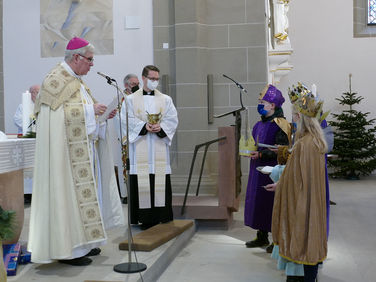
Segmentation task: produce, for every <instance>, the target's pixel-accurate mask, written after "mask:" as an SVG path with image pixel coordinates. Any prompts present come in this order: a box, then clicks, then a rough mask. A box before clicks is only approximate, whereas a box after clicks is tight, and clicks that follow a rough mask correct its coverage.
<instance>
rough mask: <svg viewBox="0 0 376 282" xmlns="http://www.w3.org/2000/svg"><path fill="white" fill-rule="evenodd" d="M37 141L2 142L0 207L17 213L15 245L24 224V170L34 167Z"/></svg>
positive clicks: (21, 139) (20, 139)
mask: <svg viewBox="0 0 376 282" xmlns="http://www.w3.org/2000/svg"><path fill="white" fill-rule="evenodd" d="M34 154H35V139H34V138H15V139H5V140H0V205H1V206H2V207H3V209H5V210H14V211H15V212H16V228H15V234H14V237H13V239H11V240H9V241H6V242H4V243H8V244H10V243H15V242H17V241H18V239H19V236H20V234H21V230H22V226H23V222H24V189H23V186H24V177H23V170H24V169H27V168H31V167H33V166H34Z"/></svg>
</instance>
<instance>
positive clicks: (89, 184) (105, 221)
mask: <svg viewBox="0 0 376 282" xmlns="http://www.w3.org/2000/svg"><path fill="white" fill-rule="evenodd" d="M93 65H94V47H93V46H92V45H91V44H90V43H89V42H88V41H86V40H85V39H82V38H77V37H75V38H73V39H71V40H70V41H69V43H68V45H67V47H66V51H65V59H64V61H63V62H62V63H60V64H58V65H57V66H56V67H55V68H53V69H52V70H51V71H50V73H49V74H48V75H47V76H46V78H45V79H44V81H43V84H42V87H41V89H40V93H39V95H38V97H37V99H36V102H35V109H34V110H35V114H36V117H37V132H36V133H37V139H36V150H35V167H34V182H33V200H32V204H31V214H30V232H29V241H28V250H29V251H31V253H32V255H31V260H32V261H33V262H36V263H50V262H53V261H54V260H58V261H59V262H61V263H66V264H70V265H88V264H90V263H91V262H92V260H91V259H90V258H89V257H88V256H92V255H98V254H99V253H100V251H101V250H100V249H99V248H98V247H99V246H101V245H103V244H104V243H105V242H106V239H107V236H106V231H105V229H107V228H110V227H114V226H117V225H121V224H124V217H123V212H122V207H121V203H120V199H119V195H118V193H117V187H116V179H115V173H114V170H113V167H114V166H113V160H112V154H111V153H110V152H111V150H110V148H109V143H108V141H109V140H108V134H107V122H102V123H99V122H98V121H97V120H98V116H101V115H103V113H104V112H105V110H106V106H105V105H103V104H100V103H97V102H96V100H95V99H94V97H93V96H92V94H91V92H90V90H89V88H88V87H87V86H86V84H85V83H84V82H83V81H82V79H81V78H82V76H84V75H86V74H87V73H88V72H89V71H90V69H91V67H92V66H93ZM115 114H116V111H113V112H111V113H109V114H108V116H107V119H109V118H113V116H114V115H115Z"/></svg>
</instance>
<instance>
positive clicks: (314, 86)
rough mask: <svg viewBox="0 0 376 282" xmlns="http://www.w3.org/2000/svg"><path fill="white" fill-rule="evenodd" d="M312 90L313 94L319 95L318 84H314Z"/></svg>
mask: <svg viewBox="0 0 376 282" xmlns="http://www.w3.org/2000/svg"><path fill="white" fill-rule="evenodd" d="M311 91H312V94H313V96H315V97H316V96H317V87H316V84H312V87H311Z"/></svg>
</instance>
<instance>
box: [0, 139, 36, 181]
mask: <svg viewBox="0 0 376 282" xmlns="http://www.w3.org/2000/svg"><path fill="white" fill-rule="evenodd" d="M34 154H35V138H18V139H7V140H1V141H0V174H1V173H7V172H11V171H16V170H19V169H25V168H30V167H33V166H34Z"/></svg>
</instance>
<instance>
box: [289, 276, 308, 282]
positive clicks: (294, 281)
mask: <svg viewBox="0 0 376 282" xmlns="http://www.w3.org/2000/svg"><path fill="white" fill-rule="evenodd" d="M286 282H304V276H287V279H286Z"/></svg>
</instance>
